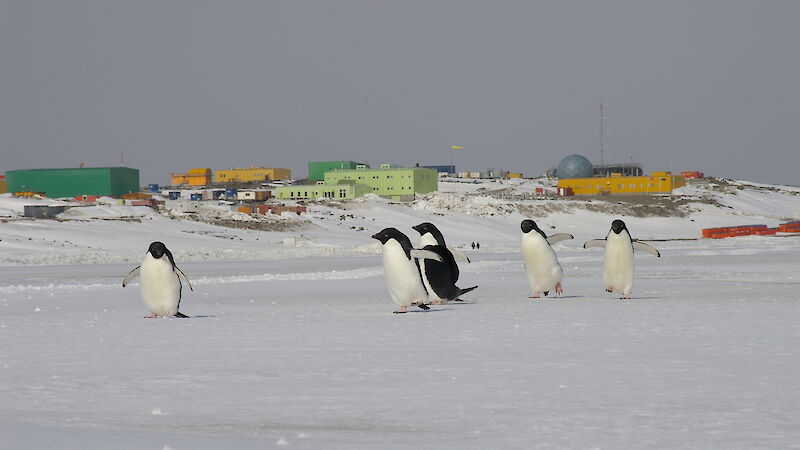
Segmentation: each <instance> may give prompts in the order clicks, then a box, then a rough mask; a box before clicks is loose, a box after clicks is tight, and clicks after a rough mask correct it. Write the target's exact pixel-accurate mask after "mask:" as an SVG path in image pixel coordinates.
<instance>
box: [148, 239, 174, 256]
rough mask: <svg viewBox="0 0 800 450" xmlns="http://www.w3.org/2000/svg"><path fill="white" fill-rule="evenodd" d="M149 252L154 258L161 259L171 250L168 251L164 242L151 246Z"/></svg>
mask: <svg viewBox="0 0 800 450" xmlns="http://www.w3.org/2000/svg"><path fill="white" fill-rule="evenodd" d="M147 252H148V253H150V254H151V255H153V258H155V259H159V258H161V257H162V256H164V255H165V254H166V253H167V252H169V250H167V246H166V245H164V243H163V242H158V241H156V242H153V243H152V244H150V248H149V249H147Z"/></svg>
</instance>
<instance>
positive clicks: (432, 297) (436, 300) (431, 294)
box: [419, 260, 445, 304]
mask: <svg viewBox="0 0 800 450" xmlns="http://www.w3.org/2000/svg"><path fill="white" fill-rule="evenodd" d="M419 264H420V268H421V269H422V284H423V285H424V286H425V290H427V291H428V300H429V301H430V302H431V303H433V304H441V303H444V301H445V299H443V298H441V297H439V295H438V294H437V293H436V291H435V290H433V287H432V286H431V282H430V281H429V280H428V274H427V272H426V266H425V264H428V262H427V261H426V260H422V261H420V262H419Z"/></svg>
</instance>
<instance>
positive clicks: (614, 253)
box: [583, 219, 661, 300]
mask: <svg viewBox="0 0 800 450" xmlns="http://www.w3.org/2000/svg"><path fill="white" fill-rule="evenodd" d="M583 248H605V249H606V253H605V256H604V259H603V282H604V283H605V285H606V292H620V293H622V297H620V300H627V299H629V298H631V297H630V295H631V289H633V253H634V251H636V250H641V251H644V252H647V253H650V254H651V255H653V256H655V257H658V258H660V257H661V253H659V252H658V250H656V249H655V248H653V247H651V246H649V245H647V244H645V243H643V242H639V241H637V240H636V239H633V238H631V233H630V231H628V227H627V226H625V222H623V221H622V220H620V219H616V220H614V221H613V222H611V229H610V230H609V231H608V235H606V238H605V239H592V240H591V241H588V242H586V243H585V244H583Z"/></svg>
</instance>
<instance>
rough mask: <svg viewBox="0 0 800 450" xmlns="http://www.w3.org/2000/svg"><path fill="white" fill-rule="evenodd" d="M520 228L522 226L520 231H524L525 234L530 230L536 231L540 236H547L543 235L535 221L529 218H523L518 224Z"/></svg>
mask: <svg viewBox="0 0 800 450" xmlns="http://www.w3.org/2000/svg"><path fill="white" fill-rule="evenodd" d="M520 228H522V232H523V233H525V234H528V233H530V232H531V231H536V232H537V233H539V234H541V235H542V237H544V238H545V239H547V236H545V234H544V231H542V230H541V229H540V228H539V226H538V225H536V222H534V221H532V220H530V219H525V220H523V221H522V223H521V224H520Z"/></svg>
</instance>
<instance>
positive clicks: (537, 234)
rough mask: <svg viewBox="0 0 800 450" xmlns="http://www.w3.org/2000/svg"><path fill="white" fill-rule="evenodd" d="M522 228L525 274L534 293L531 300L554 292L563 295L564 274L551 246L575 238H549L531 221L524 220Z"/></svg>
mask: <svg viewBox="0 0 800 450" xmlns="http://www.w3.org/2000/svg"><path fill="white" fill-rule="evenodd" d="M520 228H522V262H523V263H524V264H525V273H526V274H527V275H528V283H530V285H531V290H532V291H533V295H531V296H530V297H529V298H539V297H540V294H541V293H544V295H545V296H547V294H549V293H550V291H552V290H555V291H556V294H559V295H561V293H562V292H563V290H562V287H561V277H562V276H563V274H564V273H563V270H562V269H561V265H560V264H559V263H558V257H557V256H556V252H555V251H554V250H553V247H551V244H555V243H556V242H561V241H565V240H567V239H574V236H572V235H571V234H567V233H559V234H554V235H552V236H550V237H547V235H545V234H544V231H542V230H541V229H540V228H539V227H538V226H537V225H536V222H534V221H533V220H530V219H525V220H523V221H522V223H521V224H520Z"/></svg>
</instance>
